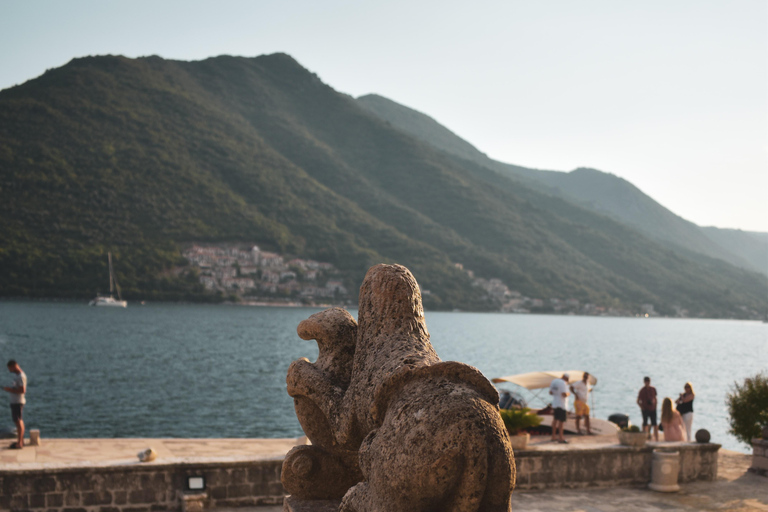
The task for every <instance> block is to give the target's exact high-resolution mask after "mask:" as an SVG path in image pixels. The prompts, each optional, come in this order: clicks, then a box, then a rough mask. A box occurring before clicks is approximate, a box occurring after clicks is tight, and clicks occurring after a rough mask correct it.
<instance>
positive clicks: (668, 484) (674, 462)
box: [648, 450, 680, 492]
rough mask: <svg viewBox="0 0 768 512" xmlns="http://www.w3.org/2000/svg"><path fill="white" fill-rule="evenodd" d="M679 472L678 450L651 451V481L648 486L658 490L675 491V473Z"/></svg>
mask: <svg viewBox="0 0 768 512" xmlns="http://www.w3.org/2000/svg"><path fill="white" fill-rule="evenodd" d="M679 472H680V452H662V451H659V450H654V451H653V461H652V463H651V483H650V484H648V487H649V488H650V489H651V490H653V491H658V492H676V491H679V490H680V486H679V485H677V475H678V473H679Z"/></svg>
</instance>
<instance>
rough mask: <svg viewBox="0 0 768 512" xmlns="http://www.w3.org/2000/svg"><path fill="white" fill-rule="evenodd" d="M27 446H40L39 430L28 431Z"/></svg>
mask: <svg viewBox="0 0 768 512" xmlns="http://www.w3.org/2000/svg"><path fill="white" fill-rule="evenodd" d="M29 445H30V446H40V430H38V429H36V428H33V429H32V430H30V431H29Z"/></svg>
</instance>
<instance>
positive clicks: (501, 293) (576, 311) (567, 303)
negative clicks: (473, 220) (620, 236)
mask: <svg viewBox="0 0 768 512" xmlns="http://www.w3.org/2000/svg"><path fill="white" fill-rule="evenodd" d="M455 265H456V268H457V269H459V270H462V271H464V272H466V274H467V276H468V277H469V278H470V279H471V280H472V285H473V286H476V287H478V288H481V289H482V290H484V291H485V293H486V297H487V298H488V300H489V301H491V302H492V303H493V304H494V305H496V306H497V307H498V311H500V312H502V313H517V314H528V313H552V314H559V315H590V316H643V317H646V318H647V317H653V316H659V314H658V313H657V312H656V310H655V309H654V306H653V304H642V305H641V306H640V310H639V311H629V310H625V309H619V308H613V307H604V306H598V305H595V304H592V303H589V302H586V303H582V302H581V301H579V300H578V299H573V298H569V299H560V298H555V297H551V298H546V299H538V298H531V297H526V296H524V295H523V294H522V293H520V292H518V291H515V290H510V289H509V287H508V286H507V285H506V284H504V282H503V281H502V280H501V279H497V278H491V279H484V278H482V277H475V273H474V272H473V271H472V270H467V269H464V266H463V265H462V264H461V263H456V264H455ZM677 313H678V314H677V316H681V317H682V316H687V311H686V310H684V309H678V310H677Z"/></svg>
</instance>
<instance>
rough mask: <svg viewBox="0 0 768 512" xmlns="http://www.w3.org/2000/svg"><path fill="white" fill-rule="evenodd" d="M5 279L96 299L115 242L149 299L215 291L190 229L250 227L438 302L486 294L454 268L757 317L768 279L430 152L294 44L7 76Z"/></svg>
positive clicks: (23, 289)
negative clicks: (391, 268) (197, 268)
mask: <svg viewBox="0 0 768 512" xmlns="http://www.w3.org/2000/svg"><path fill="white" fill-rule="evenodd" d="M0 223H1V224H2V226H3V227H2V231H0V268H2V269H3V272H2V273H1V274H0V293H2V295H6V296H18V295H31V296H75V297H86V296H90V295H92V294H93V293H94V291H95V290H96V289H98V288H100V287H101V288H103V286H102V284H103V282H104V280H105V278H104V270H103V268H104V266H105V264H106V261H105V258H104V256H103V255H104V254H105V252H106V251H107V250H112V251H113V253H114V254H115V257H116V260H117V262H119V263H118V265H117V266H118V279H119V280H120V282H121V284H122V285H123V287H124V290H125V292H126V295H128V296H129V297H135V298H178V297H190V296H203V292H202V289H201V288H200V285H199V284H197V283H196V282H195V279H194V276H191V277H189V278H173V277H170V275H171V274H170V273H169V272H168V270H169V269H170V268H171V267H172V266H173V265H177V264H180V263H181V262H180V256H179V248H180V247H181V246H182V245H183V244H186V243H190V242H213V241H227V242H235V241H242V242H253V243H257V244H259V245H260V246H262V247H263V248H266V249H271V250H275V251H279V252H283V253H289V254H292V255H296V256H302V257H308V258H314V259H317V260H321V261H328V262H331V263H333V264H334V265H335V266H336V267H337V268H339V269H341V270H343V271H344V272H345V275H346V278H347V280H348V281H349V283H350V284H351V285H358V284H359V282H360V281H361V280H362V277H363V275H364V272H365V270H366V269H367V267H368V266H370V265H372V264H374V263H378V262H382V261H389V262H399V263H402V264H404V265H407V266H408V267H410V268H411V269H412V270H413V272H414V274H415V275H416V277H417V279H418V280H419V282H420V284H421V285H422V287H423V288H425V289H428V290H430V292H431V293H430V294H429V295H428V296H426V297H425V302H426V304H427V306H428V307H432V308H457V307H458V308H468V309H483V308H484V307H487V304H486V303H485V302H484V298H483V294H482V293H481V292H480V290H478V289H477V288H476V287H473V286H472V284H471V280H470V278H469V277H468V275H467V274H466V273H465V272H463V271H461V270H459V269H458V268H457V266H456V265H455V264H456V263H461V264H462V265H463V266H464V268H466V269H472V270H473V271H474V272H475V274H476V275H477V276H481V277H486V278H493V277H497V278H499V279H501V280H503V281H504V282H505V283H506V284H507V285H509V287H510V288H512V289H514V290H517V291H519V292H521V293H523V294H525V295H527V296H529V297H542V298H544V297H559V298H576V299H579V300H581V301H588V302H593V303H597V304H602V305H620V306H624V307H629V308H631V307H636V306H637V305H639V304H643V303H652V304H654V305H655V306H656V309H657V310H659V311H661V312H662V313H667V312H671V311H672V310H673V308H674V306H679V307H683V308H686V309H688V310H689V311H691V313H693V314H701V315H707V316H743V315H745V308H746V309H752V310H758V311H762V310H764V309H765V308H766V307H767V306H768V280H766V279H765V278H764V277H761V276H759V275H757V274H755V273H753V272H748V271H745V270H742V269H738V268H735V267H733V266H731V265H728V264H726V263H724V262H722V261H720V260H717V259H713V258H709V257H706V256H702V255H700V254H698V253H692V254H690V255H684V254H681V253H680V252H675V251H672V250H670V249H669V248H667V247H664V246H663V245H661V244H659V243H657V242H655V241H653V240H652V239H650V238H648V237H646V236H645V235H644V234H641V233H640V232H639V231H637V230H634V229H632V228H631V227H628V226H626V225H624V224H622V223H620V222H617V221H615V220H612V219H611V218H609V217H606V216H603V215H599V214H596V213H594V212H592V211H590V210H589V209H588V208H583V207H580V206H577V205H575V204H573V203H571V202H568V201H564V200H563V199H562V198H560V197H557V196H554V195H551V194H547V193H543V192H541V191H540V190H536V189H535V188H533V187H530V186H527V185H525V184H524V182H523V181H521V180H513V179H509V178H507V177H505V176H503V175H501V174H500V173H499V172H496V171H495V170H491V169H489V168H488V167H487V166H486V165H482V164H481V163H479V162H475V161H472V160H468V159H466V158H459V157H456V156H454V155H451V154H448V153H446V152H445V151H442V150H440V149H437V148H435V147H434V146H432V145H431V144H428V143H426V142H424V141H423V140H420V139H419V138H416V137H414V136H412V135H410V134H407V133H405V132H403V131H402V130H400V129H398V128H396V127H394V126H392V125H391V124H390V123H388V122H386V121H384V120H382V119H381V118H380V117H378V116H376V115H374V114H372V113H371V112H370V111H368V110H366V109H365V108H364V107H363V106H361V105H360V103H358V102H357V101H356V100H354V99H353V98H350V97H348V96H346V95H343V94H339V93H337V92H336V91H334V90H333V89H332V88H331V87H329V86H328V85H326V84H324V83H322V82H321V81H320V80H319V79H318V78H317V76H316V75H314V74H312V73H311V72H309V71H307V70H306V69H304V68H302V67H301V66H300V65H299V64H298V63H297V62H296V61H294V60H293V59H292V58H291V57H289V56H287V55H284V54H275V55H269V56H262V57H257V58H236V57H217V58H211V59H207V60H204V61H200V62H177V61H168V60H163V59H161V58H158V57H149V58H142V59H127V58H123V57H113V56H104V57H91V58H83V59H76V60H73V61H72V62H70V63H69V64H67V65H66V66H63V67H62V68H59V69H54V70H50V71H48V72H46V73H45V74H44V75H42V76H41V77H39V78H37V79H35V80H31V81H29V82H27V83H25V84H23V85H20V86H17V87H14V88H11V89H6V90H3V91H0Z"/></svg>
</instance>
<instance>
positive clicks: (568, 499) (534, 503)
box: [215, 450, 768, 512]
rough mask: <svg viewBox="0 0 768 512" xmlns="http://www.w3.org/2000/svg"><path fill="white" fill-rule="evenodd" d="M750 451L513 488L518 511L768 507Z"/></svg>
mask: <svg viewBox="0 0 768 512" xmlns="http://www.w3.org/2000/svg"><path fill="white" fill-rule="evenodd" d="M750 460H751V456H750V455H745V454H742V453H737V452H731V451H728V450H720V460H719V464H718V465H719V476H718V478H717V481H715V482H697V483H692V484H684V485H681V486H680V492H676V493H658V492H654V491H651V490H648V489H647V488H645V487H612V488H605V489H575V490H565V489H559V490H549V491H528V492H517V491H516V492H514V493H513V494H512V510H513V511H514V512H694V511H709V510H712V511H718V512H752V511H762V512H768V478H766V477H761V476H757V475H755V474H752V473H748V472H747V468H748V467H749V464H750ZM281 511H282V507H258V508H251V509H243V508H239V509H216V511H215V512H281Z"/></svg>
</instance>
